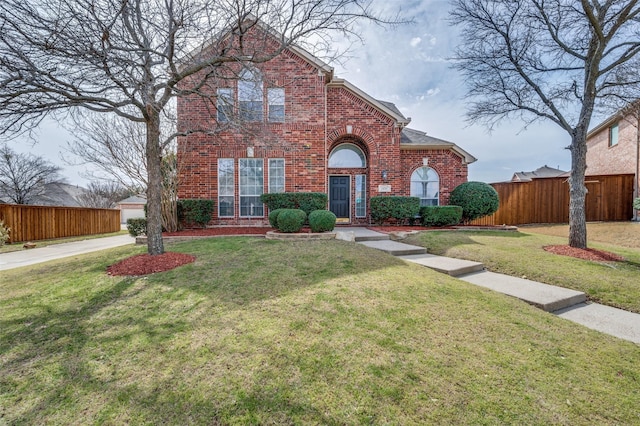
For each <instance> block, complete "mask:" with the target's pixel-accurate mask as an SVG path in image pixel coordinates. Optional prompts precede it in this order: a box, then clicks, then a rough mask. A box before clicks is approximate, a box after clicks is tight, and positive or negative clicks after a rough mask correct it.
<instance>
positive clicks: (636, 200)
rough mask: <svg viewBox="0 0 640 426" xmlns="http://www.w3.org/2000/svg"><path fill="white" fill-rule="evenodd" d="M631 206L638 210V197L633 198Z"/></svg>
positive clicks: (639, 208)
mask: <svg viewBox="0 0 640 426" xmlns="http://www.w3.org/2000/svg"><path fill="white" fill-rule="evenodd" d="M633 208H634V209H636V210H640V198H636V199H635V200H633Z"/></svg>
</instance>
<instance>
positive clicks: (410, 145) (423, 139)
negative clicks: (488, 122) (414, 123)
mask: <svg viewBox="0 0 640 426" xmlns="http://www.w3.org/2000/svg"><path fill="white" fill-rule="evenodd" d="M400 148H401V149H451V150H452V151H453V152H455V153H456V154H458V155H459V156H461V157H462V158H463V159H464V162H465V163H466V164H470V163H473V162H475V161H477V160H478V159H477V158H476V157H474V156H473V155H471V154H469V153H468V152H467V151H465V150H464V149H462V148H460V147H459V146H458V145H456V144H455V143H453V142H449V141H445V140H444V139H438V138H434V137H433V136H429V135H427V134H426V133H425V132H423V131H420V130H415V129H410V128H408V127H405V128H404V129H402V133H401V134H400Z"/></svg>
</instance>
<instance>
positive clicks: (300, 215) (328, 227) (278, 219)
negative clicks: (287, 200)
mask: <svg viewBox="0 0 640 426" xmlns="http://www.w3.org/2000/svg"><path fill="white" fill-rule="evenodd" d="M308 219H309V227H310V228H311V232H327V231H333V228H335V226H336V215H335V214H333V213H332V212H330V211H328V210H314V211H312V212H311V214H309V216H308ZM306 220H307V214H306V213H305V212H304V211H303V210H300V209H275V210H273V211H271V212H270V213H269V223H270V224H271V226H272V227H274V228H276V229H277V230H278V231H280V232H287V233H291V232H298V231H300V229H302V227H303V226H304V223H305V221H306Z"/></svg>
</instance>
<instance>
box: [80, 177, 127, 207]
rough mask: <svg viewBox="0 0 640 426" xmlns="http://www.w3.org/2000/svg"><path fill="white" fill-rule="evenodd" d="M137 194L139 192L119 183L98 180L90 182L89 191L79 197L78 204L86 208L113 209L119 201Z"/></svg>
mask: <svg viewBox="0 0 640 426" xmlns="http://www.w3.org/2000/svg"><path fill="white" fill-rule="evenodd" d="M137 193H139V191H136V190H135V189H134V190H132V188H127V187H125V186H123V185H122V184H121V183H119V182H115V181H108V180H98V181H92V182H89V184H88V185H87V190H86V191H85V192H84V193H83V194H82V195H80V196H79V197H78V202H79V203H80V204H81V205H82V206H84V207H93V208H97V209H111V208H113V207H114V206H115V205H116V203H117V202H118V201H120V200H123V199H125V198H127V197H130V196H132V195H135V194H137Z"/></svg>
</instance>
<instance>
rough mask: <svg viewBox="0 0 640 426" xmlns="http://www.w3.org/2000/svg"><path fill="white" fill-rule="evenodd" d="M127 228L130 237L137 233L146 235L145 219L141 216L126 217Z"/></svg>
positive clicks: (135, 235)
mask: <svg viewBox="0 0 640 426" xmlns="http://www.w3.org/2000/svg"><path fill="white" fill-rule="evenodd" d="M127 230H129V235H131V236H132V237H137V236H138V235H146V234H147V219H143V218H133V219H127Z"/></svg>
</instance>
